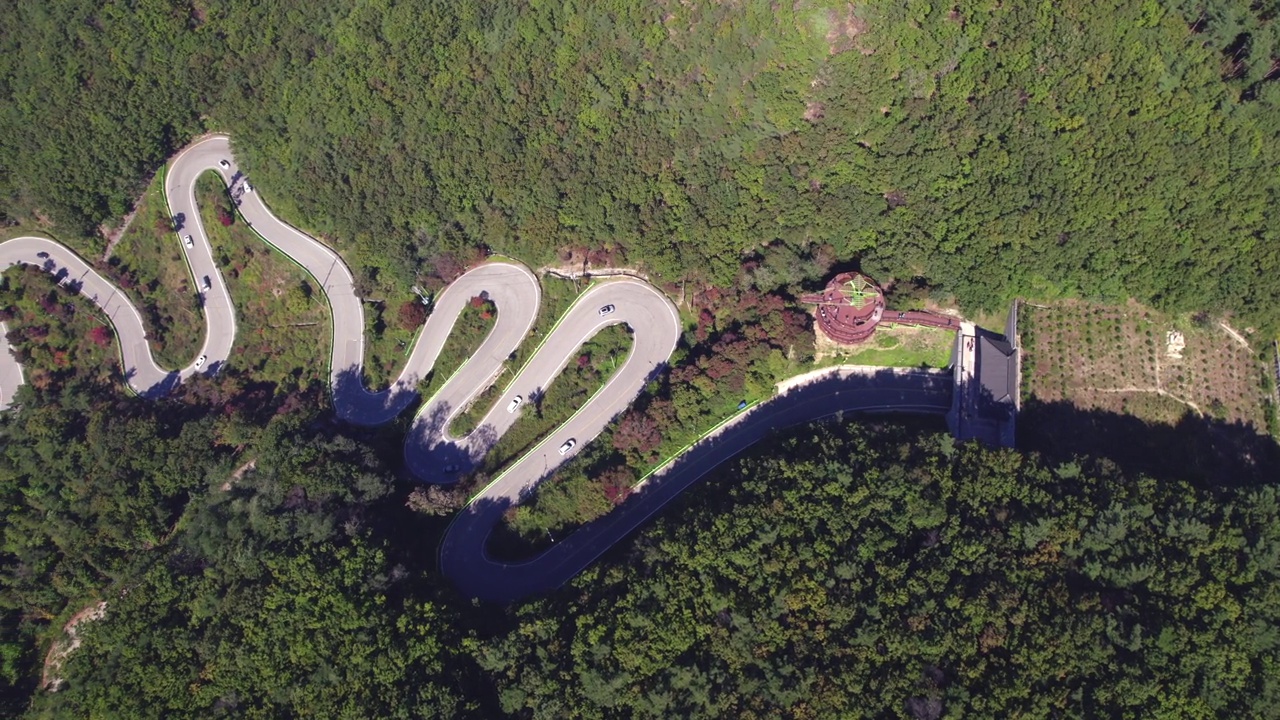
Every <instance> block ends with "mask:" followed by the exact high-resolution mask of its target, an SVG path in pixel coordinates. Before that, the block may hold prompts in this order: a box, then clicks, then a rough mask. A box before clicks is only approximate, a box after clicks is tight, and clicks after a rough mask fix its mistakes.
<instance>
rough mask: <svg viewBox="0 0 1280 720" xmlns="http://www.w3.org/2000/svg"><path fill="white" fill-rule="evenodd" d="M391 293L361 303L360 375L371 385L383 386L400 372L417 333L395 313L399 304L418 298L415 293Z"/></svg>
mask: <svg viewBox="0 0 1280 720" xmlns="http://www.w3.org/2000/svg"><path fill="white" fill-rule="evenodd" d="M394 297H395V299H392V300H372V301H370V300H366V301H365V303H364V336H365V344H364V379H365V382H366V383H367V384H368V387H369V388H371V389H381V388H385V387H387V386H388V385H390V384H391V381H392V380H394V379H395V378H396V377H398V376H399V375H400V372H401V371H402V370H404V364H405V362H407V361H408V359H409V353H410V351H411V350H412V349H413V342H414V340H415V339H416V337H417V332H418V331H417V328H414V329H409V328H406V327H404V326H403V325H402V324H401V323H400V322H399V317H398V315H399V311H400V306H401V305H403V304H404V303H406V302H418V297H417V296H416V295H413V294H411V293H410V294H406V295H404V296H403V297H400V296H399V295H394ZM441 357H443V355H442V356H441ZM437 365H439V363H437Z"/></svg>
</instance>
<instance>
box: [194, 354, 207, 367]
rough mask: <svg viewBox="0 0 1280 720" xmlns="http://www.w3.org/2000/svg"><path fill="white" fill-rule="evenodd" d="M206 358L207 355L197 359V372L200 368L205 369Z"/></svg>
mask: <svg viewBox="0 0 1280 720" xmlns="http://www.w3.org/2000/svg"><path fill="white" fill-rule="evenodd" d="M206 357H207V356H205V355H201V356H200V357H198V358H196V369H197V370H199V369H200V368H202V367H204V361H205V358H206Z"/></svg>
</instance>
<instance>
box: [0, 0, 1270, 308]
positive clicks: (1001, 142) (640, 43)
mask: <svg viewBox="0 0 1280 720" xmlns="http://www.w3.org/2000/svg"><path fill="white" fill-rule="evenodd" d="M0 13H4V15H3V16H0V19H2V20H3V22H0V27H3V28H4V30H0V33H2V35H0V37H2V38H3V42H4V50H5V52H3V53H0V70H3V71H0V83H3V84H2V85H0V87H2V88H3V95H4V97H5V98H6V99H7V100H9V102H6V103H4V104H3V105H4V107H3V108H2V109H0V167H2V168H3V169H4V172H3V173H0V178H3V179H2V180H0V183H3V184H2V185H0V198H4V212H5V214H6V216H7V217H10V218H17V219H26V220H28V221H30V220H31V219H33V218H35V217H36V215H37V213H40V212H43V213H45V214H47V215H48V216H49V217H52V218H54V219H56V220H57V221H58V226H57V227H58V228H59V230H60V231H61V232H63V233H65V234H68V235H74V234H76V233H81V232H85V231H87V230H88V228H90V227H92V226H94V225H96V224H98V223H100V222H103V221H104V220H109V219H111V218H116V217H118V216H120V215H121V214H122V213H123V212H124V211H125V210H126V209H127V207H128V206H129V204H130V201H131V199H132V197H133V196H134V195H135V194H136V193H137V191H138V190H139V189H140V188H141V186H142V183H143V182H144V181H145V178H146V177H148V176H149V174H150V173H151V172H152V171H154V170H155V169H156V168H157V167H158V166H159V165H160V163H161V161H162V160H163V158H164V157H165V156H166V155H167V154H168V153H170V152H172V151H174V150H175V149H176V148H177V147H179V146H180V145H182V144H183V143H184V142H186V141H187V140H188V139H190V138H191V137H192V136H193V135H194V134H196V133H198V132H200V131H201V130H204V129H210V130H224V131H230V132H232V133H233V136H234V138H235V141H236V144H237V152H238V154H239V155H240V156H241V159H242V161H243V165H244V166H245V167H247V168H248V169H249V171H250V172H251V173H252V174H253V176H254V177H255V180H257V182H258V183H259V184H260V185H261V186H262V187H263V189H264V192H265V193H266V196H267V197H268V198H269V199H270V201H271V203H272V204H273V206H275V207H276V208H277V209H278V210H280V211H282V212H283V213H284V214H285V215H286V217H289V218H290V219H292V220H293V221H295V222H297V223H298V224H299V225H301V226H303V227H307V228H310V229H312V230H314V231H317V232H320V233H323V234H324V235H326V236H328V237H329V238H330V239H332V240H333V241H334V242H335V243H337V244H338V245H339V246H340V247H342V248H343V249H344V251H345V252H346V253H347V254H348V257H349V258H350V259H351V260H352V262H353V264H354V265H356V266H357V267H358V268H360V269H361V270H362V274H363V276H364V277H371V278H376V277H382V278H383V279H386V280H391V279H394V280H395V281H396V282H399V283H401V284H404V285H408V284H409V281H411V280H412V276H413V275H414V274H415V272H417V271H424V272H425V271H429V270H430V269H431V268H432V267H433V266H434V265H436V264H438V263H441V262H449V261H448V260H447V258H448V257H450V256H452V255H455V254H462V253H464V252H466V251H468V249H469V248H473V247H475V246H479V245H484V246H487V247H490V248H492V249H495V250H499V251H502V252H505V253H509V254H513V255H516V256H518V257H521V258H525V259H528V260H530V261H532V262H554V261H555V259H556V255H557V253H558V252H567V251H570V250H573V249H575V248H582V249H587V250H597V251H600V252H604V253H607V254H608V255H609V257H612V258H614V259H616V260H621V261H624V262H630V263H635V264H640V265H643V266H646V267H648V268H649V269H651V270H652V271H654V272H656V273H658V274H660V275H661V276H662V277H663V278H665V279H666V280H667V281H675V282H679V281H681V280H689V281H693V282H695V283H697V282H710V283H714V284H719V285H722V286H723V285H727V284H730V283H734V282H740V283H748V284H755V285H757V287H758V289H760V290H762V291H770V290H774V289H776V288H779V287H794V286H796V285H797V284H800V283H805V282H808V281H812V280H814V279H815V278H818V277H819V276H822V275H823V274H824V273H826V271H827V269H828V267H829V265H830V264H831V263H832V262H836V261H840V262H845V261H849V260H861V261H862V262H863V263H864V265H865V266H866V267H867V268H869V269H871V270H873V271H874V272H875V273H877V274H878V275H880V276H881V277H882V278H883V279H890V278H897V279H903V280H913V279H916V280H919V281H920V282H923V283H925V284H927V285H929V286H931V287H932V288H934V289H935V290H936V291H937V292H939V293H943V294H948V295H951V296H954V297H955V298H958V299H959V300H960V301H961V302H962V303H963V304H966V305H969V306H974V307H992V306H994V305H996V304H998V303H1001V302H1003V301H1004V300H1006V299H1007V298H1009V297H1012V296H1013V295H1015V294H1022V295H1031V296H1041V297H1043V296H1055V295H1061V294H1076V295H1086V296H1094V297H1127V296H1130V295H1132V296H1137V297H1139V298H1141V299H1144V300H1148V301H1152V302H1156V303H1158V304H1160V305H1162V306H1166V307H1173V308H1188V307H1195V308H1204V307H1216V306H1220V307H1221V308H1223V309H1225V310H1230V311H1235V312H1238V313H1243V314H1246V315H1248V316H1250V317H1253V318H1257V321H1258V322H1266V323H1270V324H1272V325H1274V321H1275V312H1276V311H1275V304H1274V303H1272V302H1269V300H1270V299H1272V298H1274V297H1276V296H1277V295H1278V294H1280V286H1277V283H1280V280H1277V278H1280V257H1278V256H1277V252H1276V250H1275V248H1276V247H1280V237H1277V235H1276V233H1277V230H1276V228H1277V227H1280V222H1277V221H1276V217H1275V208H1276V207H1277V182H1276V174H1275V172H1274V168H1275V167H1276V165H1277V160H1278V159H1280V158H1277V155H1276V153H1277V152H1280V150H1277V148H1280V137H1278V133H1280V120H1277V118H1280V113H1278V112H1277V103H1278V102H1280V83H1277V82H1276V79H1277V78H1278V77H1280V65H1278V64H1277V58H1278V57H1280V45H1278V44H1277V40H1276V38H1277V32H1278V31H1277V28H1278V27H1280V25H1277V24H1276V23H1274V22H1272V21H1271V18H1272V16H1273V15H1274V13H1275V9H1274V7H1272V5H1271V4H1268V3H1251V2H1250V1H1249V0H1218V1H1217V2H1215V3H1210V4H1208V5H1205V4H1202V3H1191V2H1184V1H1183V0H1169V1H1168V2H1160V1H1159V0H1152V1H1151V2H1146V3H1126V2H1117V1H1109V2H1092V1H1091V2H1065V3H1054V4H1052V5H1050V6H1045V5H1043V4H1037V3H1031V2H1026V1H1025V0H1015V1H1013V2H1001V3H968V4H964V3H962V4H959V5H955V4H952V3H937V2H916V3H910V4H907V5H903V4H902V3H896V2H887V1H882V0H877V1H874V2H869V3H859V4H857V5H856V6H855V5H852V4H847V3H843V2H830V1H827V0H804V1H803V2H797V3H790V4H783V5H777V6H771V5H761V4H757V3H746V4H734V3H726V4H722V3H678V2H674V0H672V1H670V2H657V3H610V2H597V3H585V4H583V3H577V4H575V3H568V4H565V3H531V4H515V3H483V2H472V1H471V0H456V1H454V2H447V3H442V2H437V3H418V4H415V3H393V4H387V3H379V2H359V3H354V4H352V3H327V2H317V3H270V4H266V5H263V4H260V3H249V2H239V1H233V2H228V3H222V4H217V5H209V4H206V3H190V4H188V3H186V2H172V3H169V2H156V3H143V4H141V5H137V6H133V5H131V6H129V7H128V8H127V9H126V8H125V6H123V5H119V4H106V5H98V4H95V3H93V2H90V1H89V0H82V1H80V2H65V3H57V4H56V6H48V7H45V6H40V5H32V4H30V3H19V4H12V5H10V6H8V7H6V8H4V9H3V10H0ZM54 118H56V119H57V122H53V121H52V120H53V119H54Z"/></svg>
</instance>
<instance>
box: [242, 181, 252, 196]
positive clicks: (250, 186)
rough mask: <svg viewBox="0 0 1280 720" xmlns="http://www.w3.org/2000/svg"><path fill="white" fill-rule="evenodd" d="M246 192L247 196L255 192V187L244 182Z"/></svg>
mask: <svg viewBox="0 0 1280 720" xmlns="http://www.w3.org/2000/svg"><path fill="white" fill-rule="evenodd" d="M244 191H245V193H246V194H248V193H251V192H253V186H252V185H250V184H249V181H248V180H245V181H244Z"/></svg>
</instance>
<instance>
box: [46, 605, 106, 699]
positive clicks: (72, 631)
mask: <svg viewBox="0 0 1280 720" xmlns="http://www.w3.org/2000/svg"><path fill="white" fill-rule="evenodd" d="M106 615H107V602H106V601H105V600H103V601H101V602H96V603H94V604H92V605H90V606H88V607H86V608H84V609H83V610H81V611H80V612H78V613H76V614H75V615H72V616H71V619H70V620H68V621H67V624H66V625H63V626H62V634H63V637H62V639H60V640H55V641H54V643H53V645H51V646H49V652H48V653H47V654H46V655H45V656H44V670H43V671H42V672H41V673H40V687H42V688H44V689H45V690H47V691H49V692H57V691H58V689H59V688H60V687H62V682H63V680H62V678H60V677H58V676H57V672H58V671H59V670H61V669H62V662H63V661H64V660H66V659H67V657H68V656H69V655H71V653H73V652H75V650H76V648H78V647H80V634H79V633H78V632H76V628H77V626H79V625H80V623H82V622H90V621H93V620H101V619H102V618H104V617H106Z"/></svg>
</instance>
